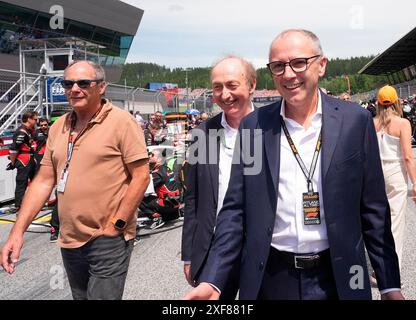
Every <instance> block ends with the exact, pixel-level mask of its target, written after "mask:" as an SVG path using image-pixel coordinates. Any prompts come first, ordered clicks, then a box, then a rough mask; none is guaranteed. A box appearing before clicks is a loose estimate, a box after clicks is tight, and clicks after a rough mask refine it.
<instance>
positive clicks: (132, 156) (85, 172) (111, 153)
mask: <svg viewBox="0 0 416 320" xmlns="http://www.w3.org/2000/svg"><path fill="white" fill-rule="evenodd" d="M103 103H104V106H103V108H102V109H101V111H100V113H99V114H98V115H97V116H96V118H95V119H94V120H92V121H91V125H90V128H89V129H88V130H87V131H86V132H85V133H84V134H83V135H82V136H81V137H80V138H79V139H78V140H77V141H76V143H75V145H74V149H73V153H72V158H71V161H70V163H69V167H68V179H67V182H66V186H65V191H64V192H63V193H61V192H58V214H59V222H60V230H59V239H58V244H59V246H61V247H63V248H78V247H81V246H82V245H84V244H85V243H87V242H88V241H90V240H91V239H93V238H96V237H98V236H100V235H102V233H103V230H104V229H105V227H106V226H108V224H109V223H111V222H110V220H111V218H112V217H113V216H115V214H116V213H117V210H118V208H119V206H120V204H121V201H122V199H123V197H124V195H125V193H126V190H127V187H128V186H129V182H130V180H131V177H130V174H129V172H128V170H127V166H126V164H128V163H132V162H134V161H137V160H140V159H147V157H148V154H147V149H146V144H145V141H144V135H143V131H142V129H141V128H140V126H139V125H138V124H137V122H136V120H135V119H134V117H133V116H132V115H130V114H129V113H128V112H126V111H123V110H121V109H119V108H117V107H115V106H113V105H112V104H111V103H110V102H109V101H108V100H104V101H103ZM70 122H71V121H70V114H69V113H68V114H66V115H64V116H62V117H60V118H59V119H58V120H57V121H56V122H55V123H54V124H53V125H52V126H51V128H50V130H49V136H48V141H47V144H46V151H45V155H44V157H43V159H42V162H41V164H42V165H44V166H51V167H53V168H54V171H55V173H56V177H57V180H59V179H60V176H61V174H62V170H63V168H64V166H65V162H66V157H67V149H68V137H69V132H70V129H71V123H70ZM136 218H137V217H136V214H135V213H134V214H133V215H132V216H131V217H130V219H129V220H128V222H127V227H126V229H125V231H124V237H125V239H126V240H130V239H133V238H134V236H135V234H136Z"/></svg>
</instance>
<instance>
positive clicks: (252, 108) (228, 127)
mask: <svg viewBox="0 0 416 320" xmlns="http://www.w3.org/2000/svg"><path fill="white" fill-rule="evenodd" d="M253 111H254V104H253V102H252V103H251V112H253ZM221 125H222V126H223V128H224V129H226V130H237V129H234V128H233V127H231V126H230V125H229V124H228V122H227V119H226V118H225V113H224V111H223V112H222V115H221Z"/></svg>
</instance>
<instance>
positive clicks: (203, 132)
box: [182, 56, 256, 300]
mask: <svg viewBox="0 0 416 320" xmlns="http://www.w3.org/2000/svg"><path fill="white" fill-rule="evenodd" d="M211 83H212V90H213V98H214V101H215V102H216V103H217V104H218V105H219V106H220V107H221V109H222V110H223V112H222V113H220V114H218V115H216V116H215V117H213V118H212V119H210V120H208V121H207V122H204V123H202V124H201V125H200V126H199V127H197V128H196V129H194V130H193V133H192V135H193V137H194V138H196V136H198V137H199V138H201V139H202V140H203V141H201V140H197V139H195V142H198V143H200V144H201V143H202V144H204V145H205V146H206V147H207V150H206V151H207V152H206V153H205V155H206V157H205V158H204V161H200V162H199V163H194V164H190V166H189V168H188V169H187V175H186V186H187V192H186V193H185V215H184V225H183V234H182V260H183V261H184V273H185V277H186V279H187V281H188V282H189V284H191V285H192V286H194V285H195V284H196V283H198V279H199V275H200V274H201V271H202V270H203V268H204V264H205V261H206V258H207V256H208V252H209V250H210V248H211V242H212V239H213V236H214V232H215V225H216V218H217V214H218V212H219V210H220V209H221V207H222V202H223V200H224V196H225V192H226V190H227V187H228V180H229V177H230V171H231V162H232V156H233V149H234V145H235V139H236V135H237V133H238V126H239V125H240V120H241V119H242V118H243V117H244V116H246V115H247V114H249V113H250V112H251V111H252V110H253V108H254V107H253V105H252V102H251V98H252V95H253V92H254V89H255V87H256V71H255V69H254V67H253V66H252V65H251V64H250V63H249V62H247V61H245V60H244V59H241V58H239V57H235V56H228V57H226V58H223V59H221V60H220V61H219V62H217V63H216V64H215V65H214V66H213V68H212V71H211ZM197 131H198V132H197ZM210 137H211V138H213V139H214V140H211V141H214V143H210ZM191 149H192V147H191V148H190V150H191ZM200 156H201V154H200ZM209 159H211V160H213V161H209ZM191 162H192V161H191ZM238 269H239V266H238V264H237V265H236V266H234V267H233V275H232V277H230V279H228V281H227V283H226V285H225V287H224V288H223V290H222V294H221V299H227V300H230V299H235V297H236V294H237V291H238Z"/></svg>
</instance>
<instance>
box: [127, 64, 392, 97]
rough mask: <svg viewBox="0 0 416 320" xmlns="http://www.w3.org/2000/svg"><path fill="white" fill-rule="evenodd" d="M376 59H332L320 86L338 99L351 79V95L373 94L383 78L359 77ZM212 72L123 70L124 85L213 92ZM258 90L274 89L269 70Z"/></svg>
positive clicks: (154, 67)
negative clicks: (170, 86)
mask: <svg viewBox="0 0 416 320" xmlns="http://www.w3.org/2000/svg"><path fill="white" fill-rule="evenodd" d="M373 58H374V56H368V57H351V58H349V59H339V58H336V59H330V60H329V61H328V64H327V68H326V73H325V77H324V78H323V79H321V81H320V86H321V87H324V88H326V89H327V90H330V91H332V93H333V94H335V95H338V94H341V93H342V92H347V91H348V82H347V77H346V76H348V79H349V82H350V88H351V94H355V93H361V92H366V91H370V90H372V89H374V88H376V87H377V86H380V85H381V84H383V83H384V82H385V81H386V79H385V77H383V76H370V75H361V74H358V71H359V70H360V69H361V68H362V67H363V66H365V65H366V64H367V63H368V62H369V61H371V60H372V59H373ZM209 72H210V68H209V67H206V68H201V67H198V68H187V69H185V68H173V69H171V68H167V67H165V66H160V65H158V64H155V63H127V64H125V65H124V66H123V72H122V75H121V78H120V84H127V85H128V86H133V87H142V88H143V87H146V85H147V84H148V83H150V82H166V83H176V84H178V86H179V87H180V88H185V87H186V80H187V84H188V87H189V88H191V89H195V88H209V87H210V86H211V85H210V80H209ZM257 89H269V90H270V89H274V84H273V80H272V77H271V75H270V73H269V71H268V70H267V68H260V69H257Z"/></svg>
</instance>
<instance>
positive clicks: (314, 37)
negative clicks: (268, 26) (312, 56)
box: [269, 29, 324, 60]
mask: <svg viewBox="0 0 416 320" xmlns="http://www.w3.org/2000/svg"><path fill="white" fill-rule="evenodd" d="M291 33H301V34H303V35H304V36H305V37H307V38H309V39H310V40H311V41H312V43H313V45H314V47H315V49H316V53H317V54H319V55H321V56H322V55H323V54H324V52H323V50H322V46H321V41H320V40H319V38H318V36H317V35H316V34H315V33H313V32H312V31H309V30H305V29H288V30H285V31H283V32H281V33H280V34H279V35H278V36H277V37H276V38H274V40H273V41H272V44H271V45H270V50H269V60H270V58H271V55H272V47H273V44H274V43H275V41H276V40H278V39H280V38H283V37H285V36H287V35H288V34H291Z"/></svg>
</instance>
